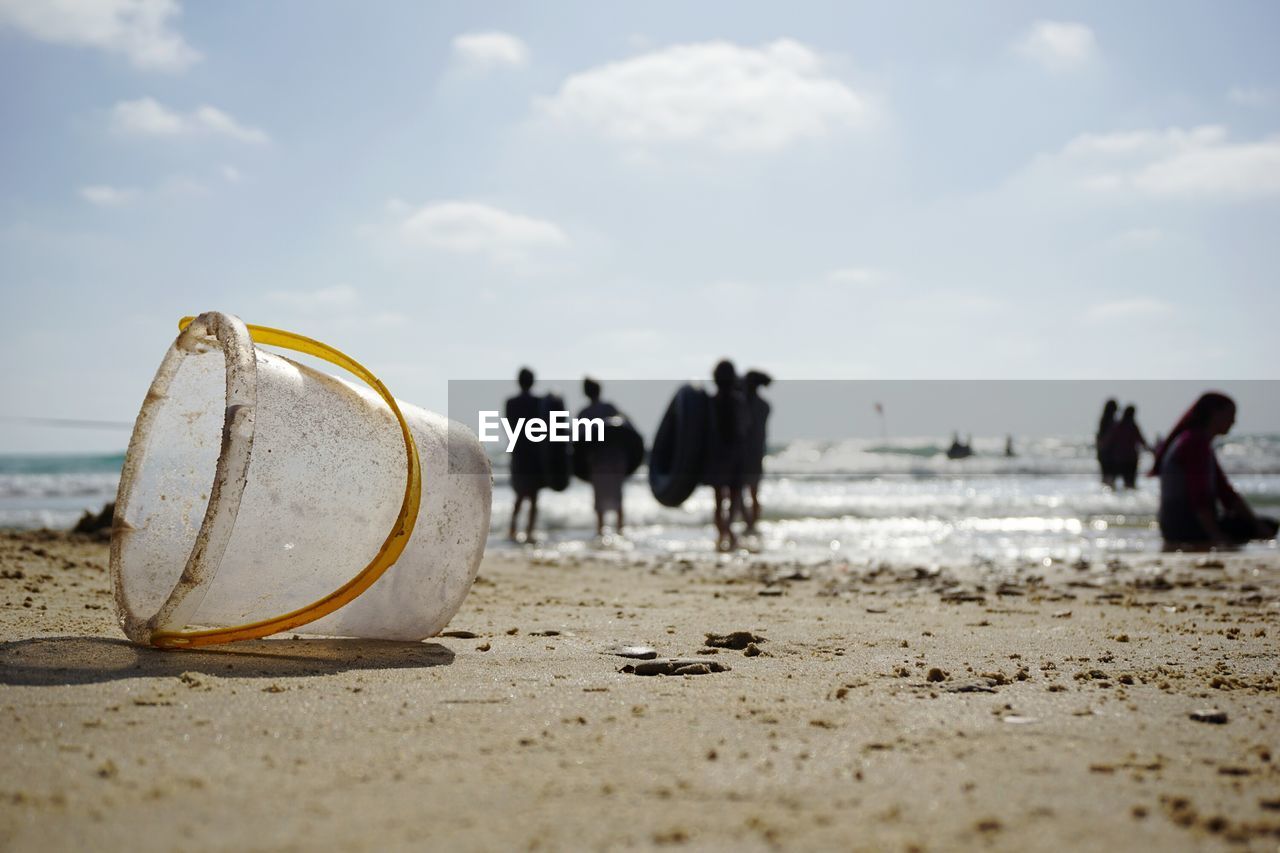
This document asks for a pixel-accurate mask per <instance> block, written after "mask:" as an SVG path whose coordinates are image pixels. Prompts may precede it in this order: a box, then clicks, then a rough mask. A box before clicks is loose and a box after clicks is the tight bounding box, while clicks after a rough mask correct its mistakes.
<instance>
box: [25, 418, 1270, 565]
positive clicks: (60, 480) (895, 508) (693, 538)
mask: <svg viewBox="0 0 1280 853" xmlns="http://www.w3.org/2000/svg"><path fill="white" fill-rule="evenodd" d="M948 443H949V442H947V441H945V440H943V439H940V438H897V439H893V440H889V441H880V440H874V439H850V440H847V441H841V442H810V441H794V442H790V443H787V444H784V445H780V446H777V447H772V448H770V454H769V456H768V458H767V459H766V460H765V471H766V474H765V479H764V481H763V483H762V485H761V487H760V499H761V504H762V505H763V507H764V516H763V520H762V523H761V525H760V536H759V537H758V538H757V539H755V540H752V541H749V542H747V543H746V544H748V545H750V547H751V548H752V550H755V551H758V552H759V553H760V555H761V557H762V558H763V559H766V560H767V559H774V558H776V559H778V560H786V561H802V562H804V561H813V562H817V561H827V560H831V559H833V558H834V559H843V560H849V561H852V562H858V563H868V564H870V563H875V562H880V561H886V562H893V563H904V562H909V563H917V564H925V565H929V564H935V565H936V564H943V563H955V562H958V561H971V560H974V559H977V560H993V561H1000V562H1006V561H1025V560H1031V561H1040V560H1044V559H1060V560H1076V559H1081V558H1083V559H1095V558H1099V557H1102V558H1105V557H1106V556H1107V555H1110V554H1125V553H1135V552H1155V551H1158V550H1159V548H1160V545H1161V542H1160V532H1159V530H1158V528H1157V527H1156V508H1157V504H1158V501H1159V482H1158V481H1157V480H1156V479H1154V478H1151V477H1146V476H1140V477H1139V480H1138V484H1137V485H1138V488H1137V489H1134V490H1125V489H1120V490H1117V491H1112V490H1109V489H1107V488H1105V487H1104V486H1103V485H1102V484H1101V483H1100V482H1099V479H1098V474H1097V462H1096V461H1095V459H1094V452H1093V442H1092V439H1091V438H1086V437H1046V438H1037V439H1024V440H1020V441H1018V442H1017V446H1016V451H1017V455H1016V456H1014V457H1012V458H1010V457H1006V456H1005V455H1004V438H1003V437H992V438H978V439H975V441H974V450H975V455H973V456H971V457H969V458H967V459H956V460H952V459H948V458H947V457H946V452H945V451H946V446H947V444H948ZM1218 458H1219V460H1220V461H1221V462H1222V466H1223V468H1224V470H1226V471H1227V473H1228V475H1229V476H1230V477H1231V479H1232V482H1233V483H1234V484H1235V486H1236V488H1237V490H1239V491H1240V492H1241V494H1243V495H1244V496H1245V497H1246V498H1247V499H1248V500H1249V502H1250V503H1251V504H1252V505H1253V506H1254V507H1255V508H1256V509H1257V510H1258V511H1260V512H1264V513H1268V514H1271V515H1275V514H1277V513H1280V436H1275V435H1267V436H1228V437H1227V438H1226V439H1225V440H1222V441H1220V442H1219V446H1218ZM123 461H124V455H123V454H122V453H120V454H106V455H56V456H0V528H34V527H50V528H67V527H70V526H71V525H72V524H74V523H75V521H76V519H78V518H79V517H80V515H81V514H82V513H83V512H84V511H86V510H88V511H92V512H97V511H98V510H100V509H101V508H102V505H103V504H104V503H106V502H107V501H110V500H114V499H115V492H116V486H117V484H118V482H119V474H120V467H121V465H122V464H123ZM1143 463H1144V465H1147V466H1149V465H1150V456H1149V455H1144V457H1143ZM427 488H430V481H429V479H428V480H427ZM511 505H512V493H511V489H510V486H509V480H508V478H507V473H506V470H505V468H504V467H502V466H501V464H499V465H498V466H497V467H496V468H495V471H494V503H493V528H492V531H491V535H490V542H489V545H490V547H491V548H495V549H503V548H508V547H512V546H510V545H508V544H507V543H506V541H505V539H506V529H507V522H508V520H509V519H510V515H511ZM624 505H625V507H626V521H627V526H626V529H625V531H624V534H625V535H624V537H623V538H622V539H621V540H615V541H614V542H613V543H612V545H611V546H610V547H612V548H621V549H625V550H627V551H630V552H634V553H636V554H640V555H652V556H665V555H670V556H677V555H681V554H710V553H712V552H713V551H714V540H715V536H714V530H713V528H712V526H711V490H710V488H708V487H701V488H699V489H698V490H697V491H696V492H695V493H694V495H693V496H692V497H691V498H690V499H689V500H688V501H686V502H685V504H684V506H682V507H680V508H678V509H669V508H667V507H664V506H661V505H660V504H659V503H658V502H657V501H655V500H654V499H653V495H652V494H650V492H649V487H648V483H647V481H646V479H645V471H644V469H643V468H642V469H641V470H640V471H639V472H637V473H636V475H635V476H633V477H632V478H631V479H630V480H629V481H628V482H627V485H626V487H625V489H624ZM538 526H539V529H540V531H541V535H542V541H543V545H544V547H545V548H546V549H549V550H551V551H554V552H559V553H565V554H572V553H579V552H586V551H591V550H594V549H596V548H598V547H600V543H598V542H596V541H595V515H594V512H593V510H592V500H591V489H590V487H589V486H588V485H586V484H585V483H581V482H577V481H575V482H574V483H573V485H572V486H570V488H569V489H568V490H567V491H564V492H551V491H543V492H542V493H541V497H540V499H539V501H538ZM1250 547H1251V548H1253V549H1269V550H1275V545H1274V544H1255V545H1252V546H1250Z"/></svg>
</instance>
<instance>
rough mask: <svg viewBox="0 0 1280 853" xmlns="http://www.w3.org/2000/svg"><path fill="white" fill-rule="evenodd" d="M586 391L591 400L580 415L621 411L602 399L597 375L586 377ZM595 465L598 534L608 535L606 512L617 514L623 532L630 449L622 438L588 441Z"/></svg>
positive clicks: (593, 482)
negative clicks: (623, 492) (605, 526)
mask: <svg viewBox="0 0 1280 853" xmlns="http://www.w3.org/2000/svg"><path fill="white" fill-rule="evenodd" d="M582 393H583V394H585V395H586V397H587V399H588V400H589V401H590V403H588V405H587V407H586V408H585V409H583V410H582V411H581V412H580V413H579V414H578V417H580V418H600V419H601V420H603V421H608V419H609V418H613V417H617V416H619V415H620V414H621V413H620V412H619V411H618V409H617V407H615V406H614V405H613V403H607V402H605V401H603V400H601V399H600V383H599V382H597V381H595V380H594V379H591V378H587V379H583V380H582ZM588 448H589V449H588V450H587V453H588V454H589V460H588V461H589V464H590V466H591V490H592V492H593V493H594V496H595V507H596V536H603V535H604V519H605V514H606V513H609V512H612V513H614V514H615V515H616V516H617V519H618V526H617V527H615V528H614V532H616V533H618V534H621V533H622V484H623V483H624V482H625V481H626V479H627V452H626V448H624V447H623V446H622V444H621V443H620V442H616V441H614V442H608V441H600V442H593V443H591V444H590V445H588Z"/></svg>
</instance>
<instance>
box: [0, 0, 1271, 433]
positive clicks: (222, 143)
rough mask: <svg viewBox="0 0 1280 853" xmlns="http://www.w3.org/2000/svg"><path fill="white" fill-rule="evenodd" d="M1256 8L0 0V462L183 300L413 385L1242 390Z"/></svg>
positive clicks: (109, 385) (124, 405)
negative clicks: (692, 382) (767, 380)
mask: <svg viewBox="0 0 1280 853" xmlns="http://www.w3.org/2000/svg"><path fill="white" fill-rule="evenodd" d="M1278 34H1280V6H1278V5H1276V4H1275V3H1271V2H1250V0H1244V2H1236V3H1231V4H1225V5H1224V4H1214V3H1208V2H1203V3H1198V2H1197V3H1193V2H1149V3H1139V2H1131V3H1103V2H1099V3H1091V2H1072V3H1056V4H1049V3H1035V2H1016V3H1015V2H1008V3H974V4H946V3H924V2H904V3H895V4H886V3H857V4H855V3H846V2H831V3H817V2H795V3H789V4H786V5H785V7H784V6H781V5H779V4H774V3H755V2H705V3H697V4H688V3H668V2H651V3H645V4H627V5H620V4H610V5H607V6H606V5H602V4H598V3H590V2H580V3H579V2H558V3H553V4H548V3H532V2H530V3H501V2H495V3H485V4H424V3H415V2H391V0H388V2H379V3H374V4H359V5H352V4H338V3H326V2H302V0H280V2H274V3H271V4H265V5H264V4H257V3H248V2H240V1H239V0H223V2H217V3H199V4H197V3H190V2H187V3H183V2H179V0H44V2H35V0H28V2H20V0H0V126H2V127H3V129H4V132H3V133H0V294H2V295H0V298H2V300H3V302H2V303H0V304H2V306H3V310H0V356H2V357H3V359H4V362H5V364H6V366H7V369H6V370H5V371H4V372H3V378H0V452H35V451H53V450H73V449H86V450H99V449H118V448H120V447H123V444H124V441H125V437H126V436H127V431H126V433H125V435H122V434H121V432H120V431H119V430H117V431H114V432H113V431H110V430H102V431H95V430H67V429H56V428H51V427H47V426H39V427H38V426H34V425H31V424H24V423H19V422H15V421H14V420H12V419H13V418H15V417H64V418H91V419H105V420H119V421H124V422H128V421H131V420H132V419H133V417H134V416H135V415H136V413H137V410H138V407H139V405H140V403H141V400H142V397H143V395H144V394H145V392H146V387H147V385H148V383H149V382H150V379H151V377H152V375H153V373H154V371H155V368H156V367H157V366H158V364H159V362H160V359H161V357H162V355H163V353H164V350H165V348H166V347H167V346H168V344H169V343H170V342H171V340H172V338H173V336H174V334H175V332H176V322H177V320H178V318H179V317H181V316H183V315H186V314H192V313H198V312H200V311H205V310H221V311H226V312H229V313H233V314H236V315H238V316H240V317H242V318H243V319H245V320H246V321H247V322H250V323H257V324H261V325H269V326H277V327H282V328H286V329H290V330H293V331H297V332H301V333H303V334H307V335H310V336H312V337H315V338H318V339H321V340H324V341H326V342H327V343H330V344H332V345H334V346H336V347H338V348H339V349H342V350H343V351H345V352H347V353H348V354H350V355H352V356H354V357H355V358H357V359H358V360H360V361H361V362H363V363H364V364H365V365H366V366H368V367H369V368H371V369H372V370H373V371H374V372H375V373H377V374H378V375H379V376H380V377H381V378H382V379H383V381H384V382H385V383H386V384H387V385H388V387H390V388H391V389H392V391H393V392H394V393H395V394H396V395H397V396H398V397H400V398H402V399H405V400H409V401H412V402H415V403H418V404H421V405H424V406H426V407H429V408H435V409H443V408H445V406H446V404H447V383H448V380H450V379H453V380H457V379H495V378H505V377H508V376H511V375H513V374H514V372H515V370H516V368H518V367H519V366H520V365H522V364H529V365H531V366H533V367H534V368H535V369H536V370H537V371H538V372H539V373H540V374H542V375H546V376H560V377H576V376H581V375H583V374H584V373H591V374H592V375H596V376H599V377H602V378H604V379H606V380H607V379H650V378H671V379H679V378H684V377H694V376H697V377H703V376H706V375H707V374H708V373H709V371H710V367H711V365H712V364H713V363H714V362H715V361H716V360H718V359H719V358H721V357H724V356H729V357H732V358H734V359H735V360H737V361H739V362H741V363H743V364H744V365H745V364H750V365H753V366H761V367H765V368H767V369H769V370H770V372H771V373H773V375H774V376H775V377H778V378H780V379H784V378H785V379H907V378H911V379H1085V378H1087V379H1104V378H1110V379H1191V380H1203V381H1204V382H1205V383H1209V384H1211V383H1212V382H1214V381H1218V382H1222V381H1226V380H1242V379H1273V378H1276V376H1275V369H1274V365H1275V363H1276V360H1277V355H1280V345H1278V344H1277V343H1276V340H1277V336H1276V335H1275V333H1274V331H1273V326H1274V323H1275V317H1276V316H1277V311H1278V309H1280V288H1277V287H1276V286H1275V285H1276V284H1277V282H1276V273H1277V270H1278V269H1280V264H1278V261H1280V241H1277V240H1276V239H1275V236H1274V235H1275V234H1277V233H1280V52H1278V51H1276V50H1275V42H1276V36H1277V35H1278ZM1081 405H1084V403H1083V401H1082V404H1081ZM1243 415H1244V412H1242V421H1243ZM1276 426H1277V428H1280V424H1278V425H1276ZM960 428H963V427H960Z"/></svg>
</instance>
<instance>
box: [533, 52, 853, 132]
mask: <svg viewBox="0 0 1280 853" xmlns="http://www.w3.org/2000/svg"><path fill="white" fill-rule="evenodd" d="M823 66H824V63H823V60H822V58H821V57H820V56H819V55H818V54H817V53H816V52H814V51H813V50H812V49H811V48H809V47H807V46H806V45H803V44H801V43H799V42H796V41H792V40H790V39H780V40H778V41H774V42H772V43H770V44H767V45H764V46H763V47H760V48H749V47H741V46H739V45H736V44H731V43H729V42H724V41H712V42H703V43H698V44H685V45H676V46H672V47H668V48H664V49H662V50H657V51H654V52H651V53H645V54H642V55H640V56H636V57H633V58H631V59H625V60H622V61H620V62H613V63H609V64H607V65H601V66H598V67H596V68H591V69H589V70H587V71H583V72H581V73H579V74H574V75H572V76H570V77H569V78H567V79H566V80H565V81H564V82H563V83H562V84H561V85H560V89H559V91H558V92H556V94H555V95H554V96H552V97H550V98H547V99H544V100H543V101H542V102H541V103H540V107H541V110H542V112H543V113H544V114H545V115H547V116H549V117H551V118H552V119H554V120H558V121H563V122H565V123H568V124H574V125H579V126H583V127H586V128H588V129H590V130H592V131H594V132H596V133H599V134H601V135H602V136H605V137H607V138H610V139H613V140H615V141H618V142H622V143H627V144H632V145H638V146H645V145H655V144H680V143H690V144H700V145H705V146H709V147H711V148H714V149H718V150H721V151H753V152H760V151H774V150H777V149H781V148H784V147H786V146H787V145H790V144H792V143H794V142H797V141H799V140H802V139H808V138H815V137H821V136H825V135H827V134H829V133H831V132H833V131H836V130H839V129H842V128H848V127H855V126H860V125H864V124H866V123H868V122H869V121H870V119H871V114H872V107H871V102H870V99H869V98H867V97H866V96H865V95H862V94H859V93H858V92H855V91H854V90H853V89H851V88H849V87H848V86H847V85H845V84H844V83H843V82H842V81H840V80H838V79H836V78H835V77H833V76H830V75H829V74H827V73H826V72H825V70H824V67H823Z"/></svg>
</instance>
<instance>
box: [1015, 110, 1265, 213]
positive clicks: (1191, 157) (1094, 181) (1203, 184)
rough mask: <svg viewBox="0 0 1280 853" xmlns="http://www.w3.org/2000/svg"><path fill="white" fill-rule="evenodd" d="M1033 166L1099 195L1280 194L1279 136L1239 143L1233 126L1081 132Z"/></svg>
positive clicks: (1241, 196)
mask: <svg viewBox="0 0 1280 853" xmlns="http://www.w3.org/2000/svg"><path fill="white" fill-rule="evenodd" d="M1032 171H1033V172H1034V173H1037V174H1039V175H1041V176H1048V177H1049V179H1050V180H1054V181H1058V182H1063V183H1066V184H1067V185H1068V186H1073V187H1076V188H1078V189H1083V190H1086V191H1088V192H1091V193H1093V194H1095V195H1100V196H1108V195H1110V196H1124V195H1138V196H1150V197H1158V198H1218V199H1244V198H1252V197H1259V196H1268V195H1276V194H1280V135H1277V136H1271V137H1266V138H1263V139H1261V140H1257V141H1253V142H1233V141H1231V140H1230V138H1229V136H1228V133H1227V129H1226V128H1225V127H1222V126H1220V125H1204V126H1201V127H1194V128H1190V129H1184V128H1178V127H1173V128H1168V129H1165V130H1134V131H1122V132H1117V133H1103V134H1083V135H1081V136H1078V137H1076V138H1075V139H1073V140H1071V141H1070V142H1068V143H1067V144H1066V145H1065V146H1064V147H1063V148H1062V150H1061V151H1060V152H1058V153H1056V154H1049V155H1042V156H1040V157H1038V158H1037V160H1036V162H1035V163H1034V164H1033V166H1032Z"/></svg>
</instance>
